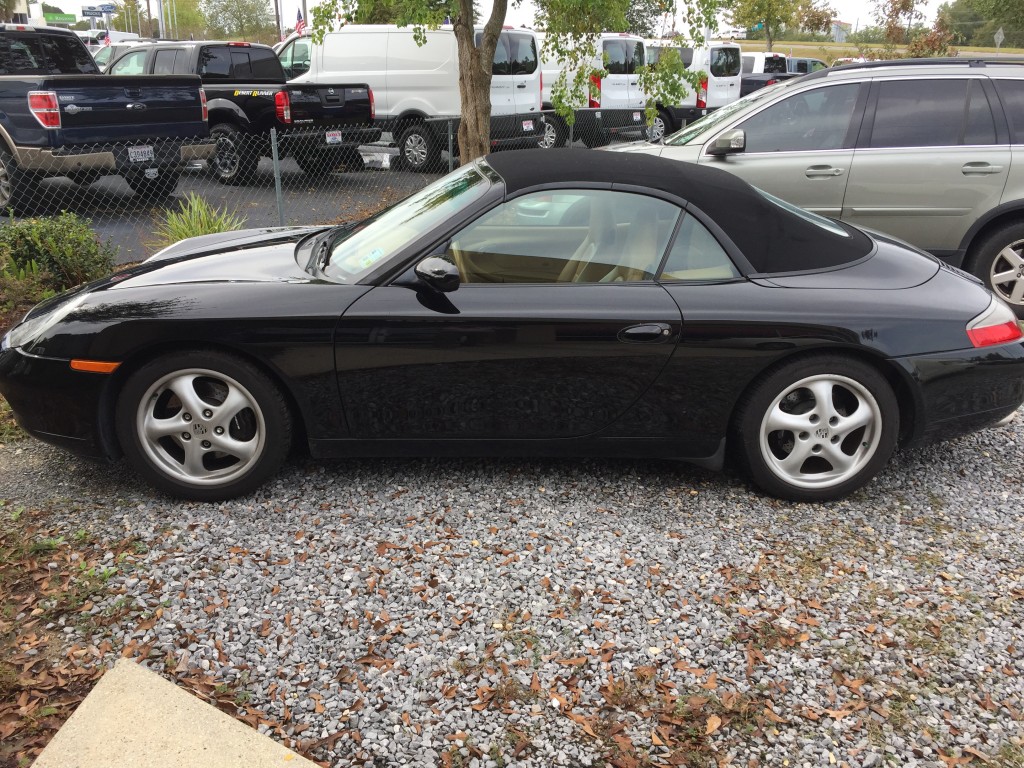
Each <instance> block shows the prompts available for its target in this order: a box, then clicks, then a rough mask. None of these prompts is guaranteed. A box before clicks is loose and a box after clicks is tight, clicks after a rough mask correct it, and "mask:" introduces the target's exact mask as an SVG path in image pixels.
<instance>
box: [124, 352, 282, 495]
mask: <svg viewBox="0 0 1024 768" xmlns="http://www.w3.org/2000/svg"><path fill="white" fill-rule="evenodd" d="M177 393H181V394H180V396H179V394H177ZM228 395H231V402H230V403H228V400H227V398H228ZM193 398H194V399H193ZM189 400H191V404H189V403H188V401H189ZM225 403H228V404H227V405H225ZM221 408H223V411H220V409H221ZM192 411H196V413H194V414H193V413H192ZM115 423H116V428H117V436H118V439H119V440H120V443H121V449H122V450H123V451H124V453H125V456H126V457H127V458H128V461H129V462H130V463H131V465H132V466H133V467H134V468H135V469H136V471H137V472H138V473H139V474H140V475H141V476H142V477H143V478H144V479H145V480H146V481H147V482H148V483H150V484H151V485H152V486H153V487H155V488H157V489H158V490H160V491H163V492H164V493H167V494H169V495H171V496H176V497H179V498H185V499H189V500H192V501H223V500H224V499H231V498H235V497H236V496H243V495H245V494H248V493H251V492H252V491H254V490H255V489H256V488H258V487H259V486H260V485H262V484H263V483H264V482H266V480H267V479H268V478H270V477H271V476H272V475H273V474H274V473H275V472H277V470H278V469H279V468H280V466H281V464H282V462H283V461H284V459H285V457H286V456H287V454H288V450H289V448H290V447H291V440H292V422H291V416H290V413H289V409H288V404H287V402H286V401H285V398H284V396H283V395H282V393H281V391H280V389H279V388H278V387H277V386H276V385H275V384H274V382H273V381H271V380H270V379H269V378H268V377H267V376H266V375H265V374H264V373H263V372H261V371H260V370H258V369H257V368H255V367H254V366H253V365H251V364H250V363H248V362H246V361H245V360H243V359H241V358H239V357H235V356H234V355H230V354H226V353H223V352H217V351H212V350H194V351H188V352H174V353H171V354H168V355H165V356H163V357H160V358H157V359H156V360H152V361H150V362H148V363H146V364H145V365H143V366H142V367H141V368H139V369H138V370H137V371H135V372H134V373H133V374H132V375H131V376H130V377H129V379H128V380H127V381H126V382H125V384H124V387H123V388H122V389H121V392H120V394H119V395H118V398H117V404H116V410H115ZM147 424H148V425H149V427H148V428H147V426H146V425H147ZM179 430H180V431H179ZM185 435H188V437H187V438H186V437H185ZM218 447H220V448H223V450H217V449H218Z"/></svg>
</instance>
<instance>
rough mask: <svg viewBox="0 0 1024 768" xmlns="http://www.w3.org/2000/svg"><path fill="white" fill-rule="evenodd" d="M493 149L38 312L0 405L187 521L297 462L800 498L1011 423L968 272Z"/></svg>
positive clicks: (901, 247) (12, 346)
mask: <svg viewBox="0 0 1024 768" xmlns="http://www.w3.org/2000/svg"><path fill="white" fill-rule="evenodd" d="M594 157H595V156H594V155H593V154H591V153H589V152H587V151H584V150H564V151H560V152H556V153H550V152H544V151H542V150H535V151H524V152H507V153H502V154H497V155H492V156H490V157H487V158H485V159H482V160H479V161H477V162H475V163H472V164H469V165H467V166H464V167H462V168H460V169H458V170H456V171H455V172H454V173H451V174H449V175H447V176H445V177H444V178H442V179H440V180H438V181H437V182H435V183H433V184H431V185H430V186H428V187H426V188H425V189H423V190H421V191H420V192H418V193H416V194H413V195H412V196H410V197H408V198H406V199H405V200H403V201H402V202H400V203H398V204H397V205H395V206H393V207H392V208H390V209H388V210H386V211H384V212H382V213H380V214H377V215H376V216H373V217H371V218H369V219H366V220H364V221H360V222H358V223H353V224H349V225H343V226H333V227H326V226H317V227H298V228H286V229H265V230H248V231H242V232H234V233H230V234H222V235H209V236H203V237H197V238H192V239H190V240H185V241H182V242H180V243H177V244H176V245H173V246H171V247H169V248H167V249H165V250H163V251H161V252H160V253H157V254H156V255H154V256H153V257H152V258H150V259H149V260H148V261H146V262H144V263H143V264H141V265H138V266H135V267H132V268H130V269H127V270H125V271H122V272H119V273H117V274H115V275H113V276H112V277H110V278H108V279H106V280H102V281H99V282H95V283H92V284H90V285H86V286H82V287H80V288H78V289H76V290H73V291H71V292H68V293H65V294H63V295H61V296H58V297H56V298H54V299H51V300H49V301H46V302H44V303H42V304H40V305H39V306H37V307H36V308H35V309H33V310H32V311H31V312H29V313H28V315H26V317H25V319H24V320H23V321H22V322H21V323H20V324H19V325H17V326H16V327H15V328H13V329H12V330H11V331H10V333H8V334H7V336H6V337H5V338H4V341H3V348H2V352H0V391H2V393H3V395H4V396H5V397H6V398H7V399H8V400H9V401H10V403H11V405H12V407H13V408H14V411H15V413H16V414H17V417H18V419H19V421H20V422H21V424H22V425H23V426H24V428H25V429H26V430H28V431H29V432H31V433H32V434H34V435H36V436H37V437H39V438H40V439H42V440H46V441H49V442H52V443H55V444H57V445H60V446H63V447H64V448H67V449H69V450H71V451H74V452H77V453H80V454H84V455H88V456H93V457H104V458H116V457H118V456H120V455H122V454H123V455H125V456H127V458H128V460H129V461H130V462H131V464H132V465H133V466H134V467H135V468H136V469H137V470H138V472H139V473H140V474H141V475H142V476H143V477H144V478H146V479H147V480H148V481H149V482H150V483H152V484H153V485H154V486H156V487H157V488H159V489H161V490H163V491H166V492H168V493H171V494H174V495H177V496H181V497H185V498H190V499H197V500H217V499H224V498H228V497H232V496H236V495H240V494H245V493H248V492H251V491H253V490H254V489H255V488H257V487H258V486H259V485H260V484H261V483H263V482H264V481H265V480H266V479H267V478H268V477H269V476H271V475H272V474H273V473H274V472H275V471H276V470H277V469H278V468H279V466H280V465H281V463H282V461H283V460H284V458H285V457H286V455H287V454H288V452H289V450H290V449H291V448H292V447H293V445H298V446H301V447H304V448H306V449H308V450H309V451H310V452H311V453H312V454H313V455H314V456H318V457H329V456H330V457H338V456H352V455H360V456H366V455H376V456H408V455H421V454H429V455H446V456H448V455H452V456H453V455H467V454H468V455H520V456H522V455H531V456H538V455H540V456H566V455H576V456H629V457H664V458H675V459H682V460H686V461H690V462H695V463H697V464H700V465H704V466H708V467H714V468H717V467H720V466H721V465H722V464H723V461H724V460H725V457H726V455H727V453H731V454H733V455H734V456H735V457H736V458H737V460H738V462H739V463H740V465H741V466H742V467H743V468H745V469H746V471H747V472H748V473H749V476H750V477H751V478H752V479H753V481H754V483H756V484H757V485H758V486H760V487H761V488H762V489H764V490H765V491H767V492H769V493H772V494H775V495H777V496H780V497H783V498H787V499H794V500H822V499H831V498H836V497H840V496H842V495H844V494H847V493H849V492H850V491H852V490H854V489H856V488H859V487H861V486H863V485H864V484H865V483H867V482H868V481H869V480H870V479H871V478H872V477H873V476H874V475H875V474H876V473H877V472H878V471H879V470H880V469H881V468H882V467H883V465H884V464H885V463H886V461H887V460H888V459H889V457H890V455H891V454H892V452H893V451H894V450H895V449H896V448H897V446H907V445H912V444H915V443H921V442H923V441H927V440H932V439H936V438H948V437H950V436H953V435H957V434H960V433H964V432H967V431H971V430H976V429H980V428H982V427H986V426H990V425H994V424H997V423H999V422H1000V421H1005V420H1007V419H1009V418H1011V417H1012V416H1013V414H1014V413H1015V412H1016V410H1017V408H1018V407H1019V406H1020V405H1021V403H1022V401H1024V343H1022V333H1021V328H1020V326H1019V325H1018V323H1017V321H1016V319H1015V318H1014V315H1013V312H1011V311H1010V309H1009V308H1008V307H1006V306H1005V305H1004V304H1003V303H1001V302H1000V301H999V300H998V299H996V298H995V297H994V296H993V295H992V294H991V293H990V292H989V291H988V290H986V289H985V288H984V287H983V286H982V285H981V284H980V283H979V282H978V281H977V280H975V279H974V278H973V277H971V276H969V275H966V274H965V273H963V272H960V271H958V270H955V269H952V268H950V267H947V266H944V265H943V264H942V263H940V262H939V261H937V260H936V259H935V258H933V257H931V256H929V255H927V254H924V253H922V252H920V251H917V250H915V249H913V248H911V247H909V246H907V245H905V244H903V243H900V242H896V241H893V240H891V239H889V238H887V237H885V236H883V235H880V234H876V233H866V232H864V231H861V230H858V229H856V228H854V227H851V226H847V225H845V224H842V223H839V222H836V221H833V220H829V219H824V218H821V217H818V216H816V215H813V214H810V213H807V212H806V211H803V210H801V209H799V208H795V207H793V206H791V205H789V204H787V203H785V202H783V201H781V200H779V199H776V198H774V197H772V196H771V195H768V194H765V193H763V192H761V191H759V190H757V189H755V188H753V187H751V186H749V185H748V184H747V183H745V182H743V181H741V180H740V179H738V178H737V177H735V176H733V175H731V174H728V173H724V172H720V171H717V170H715V169H712V168H707V167H705V166H698V165H688V164H683V163H673V162H670V161H666V160H661V159H659V158H655V157H647V156H638V155H629V154H622V155H616V154H605V153H602V156H601V157H600V163H596V162H594Z"/></svg>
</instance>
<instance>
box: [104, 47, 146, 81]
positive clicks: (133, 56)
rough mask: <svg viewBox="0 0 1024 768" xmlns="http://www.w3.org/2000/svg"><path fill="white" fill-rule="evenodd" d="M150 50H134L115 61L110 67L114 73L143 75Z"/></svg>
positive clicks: (111, 72)
mask: <svg viewBox="0 0 1024 768" xmlns="http://www.w3.org/2000/svg"><path fill="white" fill-rule="evenodd" d="M148 55H149V51H145V50H143V51H132V52H131V53H129V54H128V55H127V56H125V57H123V58H122V59H120V60H118V61H116V62H114V65H113V66H112V67H111V68H110V74H112V75H141V74H143V73H144V72H145V71H146V56H148Z"/></svg>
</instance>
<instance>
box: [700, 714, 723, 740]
mask: <svg viewBox="0 0 1024 768" xmlns="http://www.w3.org/2000/svg"><path fill="white" fill-rule="evenodd" d="M721 727H722V718H720V717H719V716H718V715H712V716H711V717H709V718H708V719H707V722H706V723H704V735H705V736H710V735H711V734H712V733H714V732H715V731H717V730H718V729H719V728H721Z"/></svg>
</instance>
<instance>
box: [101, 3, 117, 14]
mask: <svg viewBox="0 0 1024 768" xmlns="http://www.w3.org/2000/svg"><path fill="white" fill-rule="evenodd" d="M100 10H101V11H103V12H104V13H117V6H116V5H114V4H113V3H104V4H103V5H101V6H100Z"/></svg>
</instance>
